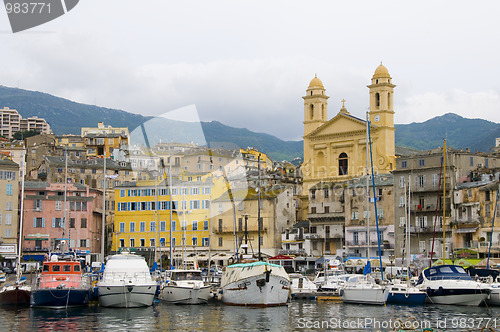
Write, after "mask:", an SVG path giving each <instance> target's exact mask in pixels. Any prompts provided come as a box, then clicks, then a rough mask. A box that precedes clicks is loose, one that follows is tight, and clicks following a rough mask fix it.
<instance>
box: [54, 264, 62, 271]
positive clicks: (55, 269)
mask: <svg viewBox="0 0 500 332" xmlns="http://www.w3.org/2000/svg"><path fill="white" fill-rule="evenodd" d="M60 271H61V265H52V272H60Z"/></svg>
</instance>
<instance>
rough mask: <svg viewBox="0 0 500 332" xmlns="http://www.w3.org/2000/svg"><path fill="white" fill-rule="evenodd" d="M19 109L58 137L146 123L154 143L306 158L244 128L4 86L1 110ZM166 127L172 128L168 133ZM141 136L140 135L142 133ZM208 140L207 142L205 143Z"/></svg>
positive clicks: (295, 146)
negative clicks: (250, 149) (157, 115)
mask: <svg viewBox="0 0 500 332" xmlns="http://www.w3.org/2000/svg"><path fill="white" fill-rule="evenodd" d="M4 107H9V108H12V109H16V110H17V111H18V112H19V113H20V114H21V115H22V116H23V118H27V117H30V116H38V117H39V118H44V119H45V120H46V121H47V122H48V123H49V124H50V127H51V129H52V131H53V132H54V133H55V134H56V135H62V134H77V135H79V134H80V128H81V127H95V126H97V123H98V122H104V124H106V125H111V126H114V127H129V130H130V132H131V133H132V132H133V130H134V128H136V127H137V126H139V125H140V124H142V123H144V126H145V128H146V129H147V133H148V136H150V137H148V138H149V139H150V141H159V140H160V138H161V139H162V140H163V141H171V140H175V141H177V142H184V143H189V142H195V143H198V144H205V143H206V142H208V143H209V145H215V146H226V147H228V148H229V147H234V144H236V145H237V146H239V147H241V148H247V147H249V146H251V147H254V148H257V149H259V150H260V151H263V152H265V153H267V154H269V155H270V156H271V158H273V159H274V160H292V159H294V158H296V157H299V156H302V141H289V142H287V141H283V140H281V139H279V138H277V137H275V136H272V135H269V134H263V133H254V132H252V131H250V130H248V129H244V128H233V127H229V126H226V125H223V124H222V123H220V122H217V121H212V122H202V123H201V126H200V124H198V123H191V122H179V121H173V120H167V119H161V120H158V118H155V119H154V121H151V122H147V121H148V120H151V119H153V117H146V116H142V115H139V114H133V113H128V112H125V111H122V110H117V109H111V108H105V107H99V106H94V105H86V104H80V103H76V102H73V101H70V100H67V99H64V98H60V97H55V96H53V95H50V94H47V93H42V92H37V91H29V90H22V89H17V88H9V87H5V86H1V85H0V109H2V108H4ZM165 128H169V130H168V131H165ZM138 134H140V132H138ZM205 139H206V142H205Z"/></svg>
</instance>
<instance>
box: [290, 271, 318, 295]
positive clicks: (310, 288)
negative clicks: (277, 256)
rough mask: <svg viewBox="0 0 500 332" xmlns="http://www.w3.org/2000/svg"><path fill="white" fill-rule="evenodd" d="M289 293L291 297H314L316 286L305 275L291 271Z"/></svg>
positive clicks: (316, 290) (316, 291) (316, 292)
mask: <svg viewBox="0 0 500 332" xmlns="http://www.w3.org/2000/svg"><path fill="white" fill-rule="evenodd" d="M289 276H290V283H291V294H292V298H293V299H314V298H316V296H317V294H318V287H317V286H316V285H315V284H314V282H312V281H311V280H309V278H307V277H306V276H303V275H302V274H299V273H291V274H289Z"/></svg>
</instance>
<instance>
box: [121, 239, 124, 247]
mask: <svg viewBox="0 0 500 332" xmlns="http://www.w3.org/2000/svg"><path fill="white" fill-rule="evenodd" d="M124 247H125V239H120V248H124Z"/></svg>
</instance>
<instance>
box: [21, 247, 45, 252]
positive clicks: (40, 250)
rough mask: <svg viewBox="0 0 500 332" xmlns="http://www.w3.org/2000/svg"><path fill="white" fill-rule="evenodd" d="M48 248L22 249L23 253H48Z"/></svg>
mask: <svg viewBox="0 0 500 332" xmlns="http://www.w3.org/2000/svg"><path fill="white" fill-rule="evenodd" d="M49 251H50V248H49V247H43V248H42V247H32V248H23V252H49Z"/></svg>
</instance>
